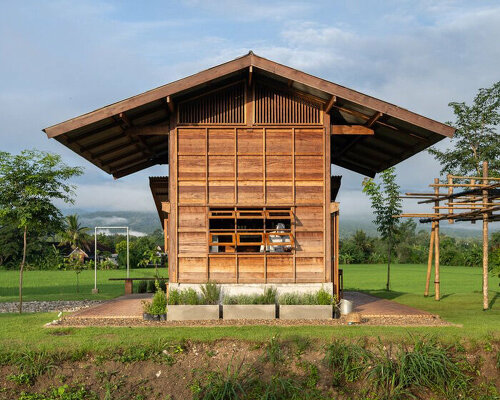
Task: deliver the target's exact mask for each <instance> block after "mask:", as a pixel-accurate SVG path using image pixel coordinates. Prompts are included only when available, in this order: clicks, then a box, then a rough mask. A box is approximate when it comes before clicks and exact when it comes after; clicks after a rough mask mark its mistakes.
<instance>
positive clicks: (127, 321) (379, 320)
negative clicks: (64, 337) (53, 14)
mask: <svg viewBox="0 0 500 400" xmlns="http://www.w3.org/2000/svg"><path fill="white" fill-rule="evenodd" d="M252 325H265V326H311V325H314V326H339V325H349V324H348V322H347V320H346V318H345V317H341V318H339V319H331V320H280V319H273V320H223V319H221V320H218V321H144V320H142V319H139V318H72V317H71V316H69V317H64V318H62V319H61V320H56V321H53V322H52V323H49V324H47V326H50V327H88V326H114V327H147V326H149V327H162V328H176V327H221V326H252ZM353 325H354V324H353ZM355 325H369V326H407V327H418V326H427V327H433V326H435V327H439V326H459V325H456V324H452V323H449V322H446V321H443V320H442V319H441V318H439V317H438V316H434V315H429V316H418V317H416V318H415V316H411V315H386V316H366V317H363V318H362V322H361V324H355Z"/></svg>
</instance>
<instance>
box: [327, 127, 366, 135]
mask: <svg viewBox="0 0 500 400" xmlns="http://www.w3.org/2000/svg"><path fill="white" fill-rule="evenodd" d="M331 132H332V135H374V134H375V132H374V131H373V129H370V128H367V127H366V126H364V125H332V130H331Z"/></svg>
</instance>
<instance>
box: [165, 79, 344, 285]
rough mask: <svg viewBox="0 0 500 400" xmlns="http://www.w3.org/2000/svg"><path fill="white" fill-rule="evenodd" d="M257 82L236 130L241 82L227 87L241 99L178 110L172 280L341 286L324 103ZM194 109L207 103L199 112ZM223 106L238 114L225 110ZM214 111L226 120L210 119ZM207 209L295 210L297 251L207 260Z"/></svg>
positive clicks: (207, 99)
mask: <svg viewBox="0 0 500 400" xmlns="http://www.w3.org/2000/svg"><path fill="white" fill-rule="evenodd" d="M255 85H256V83H254V84H253V85H248V84H245V83H243V86H244V92H245V93H244V121H243V123H239V122H240V121H241V118H242V108H241V107H242V102H241V100H242V97H241V96H242V95H241V90H240V88H241V87H242V86H241V84H240V83H238V84H237V85H229V86H228V88H229V89H230V90H231V91H234V92H235V93H237V97H238V99H237V101H232V100H231V96H229V97H228V95H229V92H228V93H224V92H223V91H221V90H216V91H213V92H210V93H208V94H207V95H206V96H201V97H198V98H196V99H195V100H194V101H195V102H194V103H190V102H189V101H187V102H185V103H184V104H181V106H179V107H180V108H179V110H178V112H177V113H176V118H177V119H178V120H179V121H180V124H179V125H177V123H176V120H175V118H174V119H172V120H171V130H170V133H171V135H170V176H171V179H170V181H169V182H170V188H169V189H170V190H169V193H170V194H171V196H170V202H171V208H172V210H171V213H170V216H169V222H168V227H169V230H170V231H169V250H170V251H169V271H170V277H171V280H172V282H176V281H178V282H186V283H188V282H191V283H201V282H206V281H207V280H208V279H210V280H214V281H217V282H220V283H225V282H239V283H262V282H269V283H285V282H289V283H292V282H304V283H305V282H332V281H333V280H334V279H335V277H334V275H335V271H334V263H333V260H334V258H333V254H332V247H334V246H335V244H334V243H332V240H331V238H332V234H333V235H335V234H336V231H335V228H334V226H332V224H331V217H330V204H329V202H330V189H329V185H330V120H329V116H328V115H327V114H325V112H324V111H322V108H321V107H322V105H321V101H319V102H318V101H316V100H314V99H312V98H309V97H307V96H305V97H304V96H303V95H301V96H295V95H294V94H293V93H292V91H291V90H290V89H286V88H285V89H283V90H282V89H280V90H275V89H269V90H268V89H265V88H264V89H265V90H264V89H263V88H262V87H261V86H259V87H258V88H257V89H256V86H255ZM221 89H222V88H221ZM229 89H228V90H229ZM212 98H213V99H216V100H217V101H215V100H213V99H212ZM195 103H196V104H198V103H200V104H203V106H202V107H201V113H200V111H199V110H197V108H196V107H197V106H196V104H195ZM205 103H206V104H205ZM209 103H210V104H211V103H214V104H213V105H210V104H209ZM219 103H220V104H219ZM221 104H222V106H220V105H221ZM224 104H225V105H226V106H224ZM227 104H229V105H230V107H229V108H231V109H232V111H231V110H229V113H228V110H226V108H227ZM181 108H182V109H181ZM217 110H218V111H217ZM214 111H216V112H219V111H220V112H222V114H223V116H224V115H225V117H224V118H223V119H220V118H219V117H218V116H217V115H212V114H213V112H214ZM200 115H201V117H200ZM228 115H229V117H227V116H228ZM226 117H227V118H226ZM235 118H236V119H235ZM188 121H192V122H188ZM220 121H224V124H220ZM232 121H237V122H238V123H232V124H231V122H232ZM188 123H191V125H188ZM210 207H264V208H265V207H289V208H291V210H292V212H293V214H294V218H293V221H294V223H293V224H292V227H291V228H292V236H293V237H294V240H295V245H294V250H293V251H292V252H291V253H212V254H210V253H209V246H208V232H209V229H208V228H209V221H208V211H209V209H210Z"/></svg>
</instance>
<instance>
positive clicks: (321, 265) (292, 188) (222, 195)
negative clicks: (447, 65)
mask: <svg viewBox="0 0 500 400" xmlns="http://www.w3.org/2000/svg"><path fill="white" fill-rule="evenodd" d="M44 131H45V132H46V134H47V136H48V137H49V138H54V139H56V140H57V141H59V142H60V143H62V144H64V145H65V146H67V147H69V148H70V149H72V150H73V151H75V152H77V153H78V154H80V155H81V156H82V157H84V158H86V159H87V160H88V161H90V162H91V163H93V164H95V165H96V166H98V167H99V168H101V169H102V170H104V171H106V172H108V173H109V174H111V175H113V176H114V177H115V178H121V177H123V176H126V175H129V174H132V173H134V172H136V171H140V170H142V169H145V168H148V167H150V166H153V165H156V164H168V165H169V168H168V177H167V176H165V177H152V178H150V186H151V190H152V193H153V198H154V201H155V203H156V207H157V209H158V214H159V217H160V219H161V221H162V224H163V227H164V232H165V247H166V249H167V252H168V255H169V276H170V281H171V282H179V283H200V282H206V281H208V280H212V281H217V282H219V283H239V284H245V283H274V284H282V283H332V284H333V290H334V291H335V292H337V293H338V291H339V284H338V255H339V254H338V253H339V250H338V216H339V204H338V203H336V202H335V197H336V195H337V192H338V190H339V187H340V177H337V176H332V173H331V171H332V164H333V165H339V166H342V167H344V168H347V169H350V170H352V171H356V172H358V173H361V174H364V175H367V176H374V175H375V174H376V173H377V172H380V171H382V170H384V169H386V168H388V167H390V166H393V165H395V164H397V163H398V162H400V161H402V160H405V159H406V158H408V157H410V156H412V155H414V154H416V153H418V152H420V151H422V150H423V149H425V148H427V147H429V146H431V145H433V144H434V143H436V142H438V141H439V140H441V139H443V138H444V137H445V136H452V134H453V129H452V128H451V127H449V126H446V125H444V124H441V123H439V122H436V121H433V120H431V119H428V118H426V117H423V116H420V115H417V114H415V113H412V112H410V111H407V110H405V109H402V108H400V107H398V106H395V105H392V104H388V103H386V102H383V101H381V100H378V99H375V98H373V97H370V96H367V95H364V94H362V93H359V92H356V91H354V90H351V89H348V88H345V87H342V86H339V85H337V84H334V83H332V82H328V81H325V80H322V79H320V78H317V77H314V76H311V75H308V74H306V73H303V72H300V71H297V70H295V69H292V68H289V67H286V66H284V65H281V64H278V63H275V62H273V61H270V60H267V59H265V58H262V57H259V56H257V55H255V54H253V53H252V52H250V53H249V54H247V55H245V56H243V57H241V58H237V59H235V60H232V61H230V62H227V63H225V64H222V65H219V66H216V67H213V68H211V69H208V70H206V71H203V72H200V73H198V74H195V75H192V76H189V77H187V78H184V79H181V80H178V81H175V82H172V83H170V84H167V85H165V86H161V87H159V88H156V89H153V90H150V91H148V92H145V93H142V94H139V95H137V96H134V97H131V98H129V99H126V100H122V101H120V102H117V103H114V104H111V105H109V106H106V107H103V108H101V109H98V110H96V111H93V112H90V113H88V114H84V115H81V116H79V117H76V118H73V119H71V120H69V121H66V122H62V123H60V124H57V125H54V126H52V127H49V128H46V129H44ZM165 172H166V173H167V168H165Z"/></svg>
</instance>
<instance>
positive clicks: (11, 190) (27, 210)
mask: <svg viewBox="0 0 500 400" xmlns="http://www.w3.org/2000/svg"><path fill="white" fill-rule="evenodd" d="M82 172H83V171H82V169H81V168H79V167H69V166H67V165H66V164H64V163H63V162H62V161H61V156H59V155H57V154H50V153H46V152H41V151H37V150H24V151H22V152H21V153H20V154H18V155H12V154H10V153H7V152H0V219H3V220H7V221H12V223H14V224H15V225H16V226H17V227H18V228H19V229H21V230H22V232H23V257H22V261H21V265H20V268H19V312H20V313H21V312H22V307H23V270H24V265H25V262H26V248H27V237H28V231H36V230H37V229H38V228H40V227H42V226H43V227H47V226H60V222H61V217H62V215H61V212H60V211H59V209H58V208H57V207H56V206H55V205H54V204H53V202H54V200H60V201H63V202H65V203H72V202H73V196H74V186H73V185H70V184H68V183H66V182H67V180H68V179H70V178H72V177H74V176H77V175H81V174H82Z"/></svg>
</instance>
